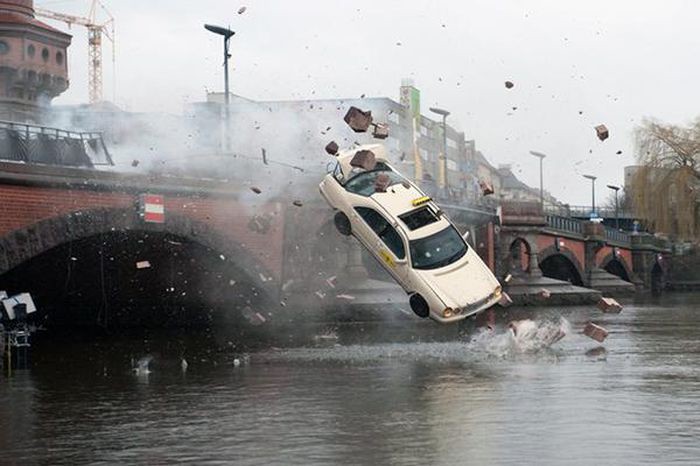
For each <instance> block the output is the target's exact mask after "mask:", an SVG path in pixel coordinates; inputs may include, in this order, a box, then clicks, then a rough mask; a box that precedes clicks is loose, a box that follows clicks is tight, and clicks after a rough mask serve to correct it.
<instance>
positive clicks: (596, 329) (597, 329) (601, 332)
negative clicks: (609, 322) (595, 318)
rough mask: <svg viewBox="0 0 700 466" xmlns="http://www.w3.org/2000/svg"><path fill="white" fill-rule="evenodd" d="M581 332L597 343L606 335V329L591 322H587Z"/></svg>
mask: <svg viewBox="0 0 700 466" xmlns="http://www.w3.org/2000/svg"><path fill="white" fill-rule="evenodd" d="M583 334H584V335H586V336H587V337H589V338H592V339H594V340H595V341H597V342H599V343H602V342H603V341H605V339H606V338H607V337H608V331H607V330H605V329H604V328H603V327H601V326H600V325H596V324H594V323H593V322H588V323H587V324H586V326H585V327H584V329H583Z"/></svg>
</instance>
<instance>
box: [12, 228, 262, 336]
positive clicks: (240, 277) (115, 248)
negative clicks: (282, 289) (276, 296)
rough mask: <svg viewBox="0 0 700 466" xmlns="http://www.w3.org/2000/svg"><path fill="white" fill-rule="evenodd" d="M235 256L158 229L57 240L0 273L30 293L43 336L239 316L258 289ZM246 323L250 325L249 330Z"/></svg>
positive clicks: (199, 323)
mask: <svg viewBox="0 0 700 466" xmlns="http://www.w3.org/2000/svg"><path fill="white" fill-rule="evenodd" d="M248 273H256V274H257V272H247V271H246V270H244V269H243V268H242V267H239V266H237V265H236V263H235V258H227V257H225V255H223V254H222V253H221V252H219V251H216V250H213V249H211V248H209V247H206V246H204V245H202V244H200V243H198V242H196V241H193V240H191V239H188V238H183V237H180V236H176V235H172V234H169V233H165V232H150V231H112V232H107V233H102V234H98V235H94V236H90V237H87V238H83V239H80V240H75V241H71V242H68V243H64V244H61V245H59V246H57V247H55V248H53V249H50V250H48V251H46V252H44V253H42V254H40V255H38V256H36V257H34V258H32V259H30V260H28V261H26V262H24V263H22V264H21V265H19V266H17V267H15V268H14V269H12V270H10V271H9V272H7V273H5V274H3V275H2V276H0V290H6V291H7V292H8V293H9V294H15V293H20V292H29V293H31V295H32V297H33V300H34V302H35V304H36V307H37V312H36V313H34V314H32V315H31V316H30V320H29V321H30V323H32V324H34V325H36V326H37V327H40V328H42V329H46V330H47V332H46V333H47V334H56V335H59V334H65V333H74V332H93V333H95V334H99V333H110V334H111V333H122V334H123V333H128V332H132V331H133V332H143V330H144V329H185V330H186V331H187V332H196V331H200V330H206V329H211V328H212V327H215V326H216V325H219V323H220V321H221V319H225V320H226V321H227V323H229V324H230V323H231V322H233V323H234V324H235V325H239V326H240V328H241V331H249V330H251V328H252V327H253V326H252V325H250V324H248V322H246V319H245V318H244V317H245V314H246V312H250V310H251V309H252V310H256V311H257V310H258V309H263V308H264V306H265V305H266V304H268V305H269V303H266V301H265V300H266V295H265V293H264V291H263V290H261V289H259V288H258V287H257V286H256V284H254V283H253V279H252V278H251V277H250V276H249V275H248ZM249 327H250V328H249Z"/></svg>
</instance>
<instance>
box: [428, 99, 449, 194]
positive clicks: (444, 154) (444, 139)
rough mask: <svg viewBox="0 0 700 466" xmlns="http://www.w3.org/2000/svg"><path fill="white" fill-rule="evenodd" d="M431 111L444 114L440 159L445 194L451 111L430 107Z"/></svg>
mask: <svg viewBox="0 0 700 466" xmlns="http://www.w3.org/2000/svg"><path fill="white" fill-rule="evenodd" d="M429 110H430V111H431V112H433V113H436V114H438V115H440V116H442V158H441V159H440V170H441V171H442V180H441V181H442V188H443V189H444V190H445V192H444V193H443V194H447V117H448V116H449V115H450V112H448V111H447V110H444V109H442V108H437V107H430V109H429Z"/></svg>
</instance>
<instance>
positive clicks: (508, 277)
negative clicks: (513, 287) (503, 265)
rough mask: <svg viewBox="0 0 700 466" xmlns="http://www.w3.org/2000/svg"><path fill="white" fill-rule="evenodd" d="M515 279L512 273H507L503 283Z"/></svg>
mask: <svg viewBox="0 0 700 466" xmlns="http://www.w3.org/2000/svg"><path fill="white" fill-rule="evenodd" d="M512 279H513V276H512V275H511V274H508V275H506V277H505V278H504V279H503V283H508V282H510V281H511V280H512Z"/></svg>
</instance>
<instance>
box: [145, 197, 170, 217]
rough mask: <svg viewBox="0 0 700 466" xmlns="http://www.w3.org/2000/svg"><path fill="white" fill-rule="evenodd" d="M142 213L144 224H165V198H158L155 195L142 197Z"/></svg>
mask: <svg viewBox="0 0 700 466" xmlns="http://www.w3.org/2000/svg"><path fill="white" fill-rule="evenodd" d="M141 213H142V215H143V221H144V222H149V223H165V205H164V202H163V196H157V195H155V194H143V195H141Z"/></svg>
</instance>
